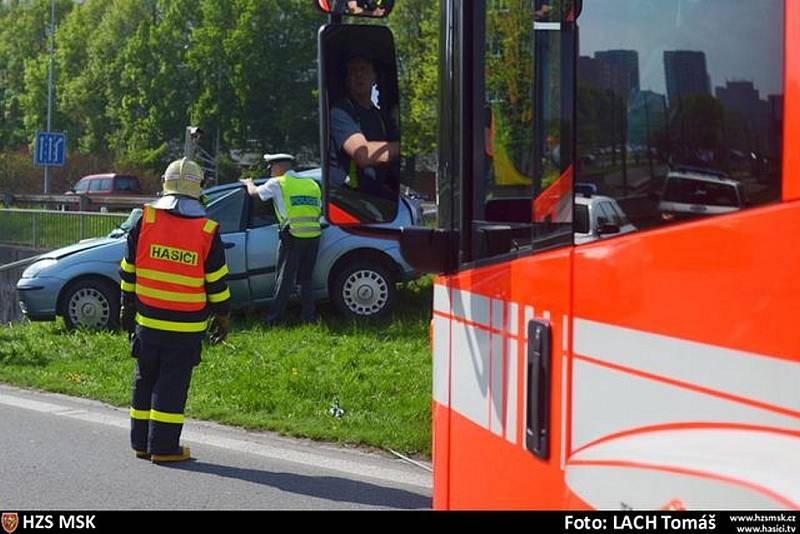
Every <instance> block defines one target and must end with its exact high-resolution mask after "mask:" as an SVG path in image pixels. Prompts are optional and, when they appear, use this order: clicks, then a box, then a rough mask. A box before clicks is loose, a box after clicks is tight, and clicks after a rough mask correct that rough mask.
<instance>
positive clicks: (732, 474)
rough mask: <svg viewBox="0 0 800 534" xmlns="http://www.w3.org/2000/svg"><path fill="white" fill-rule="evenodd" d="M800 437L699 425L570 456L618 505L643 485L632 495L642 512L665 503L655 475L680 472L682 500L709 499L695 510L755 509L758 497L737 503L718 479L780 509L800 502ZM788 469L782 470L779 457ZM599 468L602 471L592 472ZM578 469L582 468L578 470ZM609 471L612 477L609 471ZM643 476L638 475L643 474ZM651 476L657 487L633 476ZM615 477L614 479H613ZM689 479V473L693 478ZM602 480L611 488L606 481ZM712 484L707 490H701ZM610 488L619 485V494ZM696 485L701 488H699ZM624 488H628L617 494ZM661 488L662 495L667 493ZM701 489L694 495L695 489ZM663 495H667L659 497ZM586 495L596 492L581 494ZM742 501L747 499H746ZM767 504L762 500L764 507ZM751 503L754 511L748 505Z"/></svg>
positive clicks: (630, 437)
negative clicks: (765, 499) (617, 469)
mask: <svg viewBox="0 0 800 534" xmlns="http://www.w3.org/2000/svg"><path fill="white" fill-rule="evenodd" d="M798 447H800V438H798V437H797V436H796V435H791V434H788V433H783V432H775V431H770V430H767V429H749V428H736V427H730V428H725V427H721V426H717V427H711V426H710V427H706V428H703V427H695V428H684V429H681V428H663V429H642V431H641V432H639V433H635V434H627V435H624V436H620V437H617V438H615V439H609V440H607V441H603V442H600V443H597V444H595V445H592V446H591V447H587V448H586V449H584V450H582V451H579V452H577V453H576V454H574V455H573V457H572V458H570V461H569V467H568V472H569V473H570V475H572V471H576V472H580V471H581V470H582V467H583V466H586V467H588V468H589V471H590V472H591V471H593V473H592V474H593V475H594V477H593V478H594V486H595V487H597V486H601V485H602V486H603V487H604V489H605V491H604V493H606V494H607V495H614V496H615V499H617V500H618V498H619V496H620V495H624V492H623V491H621V488H618V487H621V486H627V487H629V488H631V486H633V488H636V489H635V491H630V490H629V493H632V494H633V493H638V494H639V500H637V501H634V502H633V503H631V502H629V503H628V504H634V505H635V506H636V507H637V508H638V507H642V508H648V507H649V508H653V507H654V505H655V506H658V502H659V500H661V501H662V502H663V501H664V500H665V499H664V494H663V489H664V488H663V486H662V487H661V488H659V486H660V485H656V484H654V483H653V482H654V480H653V479H654V478H655V477H654V476H653V473H656V472H662V473H664V472H672V473H674V474H675V475H682V477H681V478H682V479H681V478H676V479H674V480H672V481H670V483H669V486H671V488H672V490H673V491H675V490H677V488H681V491H683V492H684V495H682V498H689V500H690V501H691V500H692V499H693V498H694V499H705V502H704V503H703V506H699V505H700V502H702V501H700V502H698V501H694V502H687V503H686V504H688V505H689V506H690V508H691V507H693V506H699V507H707V508H717V509H720V508H728V507H730V506H731V505H734V504H736V505H738V506H734V507H750V506H752V503H753V502H754V501H753V497H752V496H750V497H749V498H748V499H747V500H746V501H744V502H742V501H738V502H737V501H733V500H732V499H731V496H730V494H729V493H728V492H720V493H717V494H716V495H715V493H716V492H709V491H708V490H709V489H710V484H709V482H711V481H715V482H716V484H715V485H717V486H719V489H720V490H721V489H723V488H725V489H729V488H730V487H731V486H732V485H733V486H740V487H747V488H750V489H751V490H755V491H757V492H758V493H760V494H762V495H765V496H767V497H769V498H770V499H772V501H773V502H772V505H771V506H769V507H770V508H773V507H775V505H776V504H777V505H779V506H783V507H789V508H797V506H798V505H800V486H798V484H797V478H796V474H797V473H798V472H800V456H798V454H797V450H798ZM776 459H780V461H781V464H780V467H779V468H776V465H775V463H774V462H775V460H776ZM592 466H595V469H591V468H592ZM615 466H616V467H622V468H627V470H623V471H620V472H617V473H614V474H611V473H608V467H615ZM576 467H577V469H576ZM603 471H605V474H604V473H603ZM637 471H638V473H637ZM648 472H649V473H650V475H649V478H650V481H649V482H650V483H649V484H648V483H644V484H632V482H633V480H632V479H633V477H638V479H639V480H640V481H642V482H644V481H643V480H642V475H645V476H647V475H646V473H648ZM609 475H610V476H609ZM687 475H688V476H687ZM567 478H568V480H569V483H570V487H571V488H572V489H573V490H574V491H575V490H577V491H576V493H578V494H579V495H581V494H582V493H584V492H582V491H580V490H581V489H584V490H585V489H588V487H587V485H586V484H582V486H583V487H582V488H581V487H579V486H581V484H580V483H579V482H578V481H577V480H574V479H573V477H572V476H568V477H567ZM598 480H601V481H602V482H604V484H598ZM699 485H703V486H705V490H706V491H702V489H701V488H699V487H696V486H699ZM609 486H613V491H611V490H610V489H611V488H610V487H609ZM692 486H695V488H692ZM617 489H620V491H617ZM659 490H660V491H659ZM693 490H694V491H693ZM659 493H661V495H660V496H657V495H658V494H659ZM643 496H646V497H645V498H647V497H649V498H650V499H652V500H650V502H649V503H646V502H642V501H641V497H643ZM581 497H582V498H584V499H585V498H587V497H589V498H590V499H591V496H589V495H581ZM596 498H597V496H596V495H595V496H594V499H591V500H588V501H587V502H589V503H590V504H593V505H598V504H600V505H606V506H607V504H608V503H607V501H606V502H602V501H601V502H599V503H598V502H597V501H596ZM739 498H741V496H740V497H739ZM760 504H761V503H760ZM748 505H750V506H748Z"/></svg>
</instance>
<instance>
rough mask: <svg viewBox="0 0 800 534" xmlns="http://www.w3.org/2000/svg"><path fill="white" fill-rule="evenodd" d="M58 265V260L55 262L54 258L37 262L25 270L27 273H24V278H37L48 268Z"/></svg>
mask: <svg viewBox="0 0 800 534" xmlns="http://www.w3.org/2000/svg"><path fill="white" fill-rule="evenodd" d="M56 263H58V260H54V259H53V258H46V259H43V260H39V261H36V262H34V263H33V264H32V265H31V266H30V267H28V268H27V269H25V271H24V272H23V273H22V278H36V276H37V275H38V274H39V273H40V272H42V271H43V270H45V269H47V268H48V267H52V266H53V265H55V264H56Z"/></svg>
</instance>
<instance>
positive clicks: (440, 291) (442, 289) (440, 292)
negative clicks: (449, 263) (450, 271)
mask: <svg viewBox="0 0 800 534" xmlns="http://www.w3.org/2000/svg"><path fill="white" fill-rule="evenodd" d="M433 310H434V311H437V312H441V313H444V314H446V315H450V311H451V307H450V288H449V287H447V286H443V285H440V284H436V285H434V286H433Z"/></svg>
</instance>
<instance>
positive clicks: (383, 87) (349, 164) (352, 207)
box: [318, 24, 400, 226]
mask: <svg viewBox="0 0 800 534" xmlns="http://www.w3.org/2000/svg"><path fill="white" fill-rule="evenodd" d="M318 39H319V86H320V119H321V127H320V137H321V139H320V146H321V147H322V179H323V183H324V186H325V187H324V190H325V205H326V216H327V218H328V220H329V221H330V222H331V223H332V224H337V225H342V226H347V225H363V224H381V223H388V222H391V221H393V220H394V219H395V218H396V217H397V210H398V208H399V203H400V157H399V156H400V125H399V115H400V113H399V109H400V105H399V104H400V97H399V89H398V83H397V58H396V54H395V47H394V38H393V36H392V32H391V30H389V29H388V28H387V27H385V26H377V25H369V26H367V25H355V24H331V25H326V26H323V27H322V28H321V29H320V32H319V36H318Z"/></svg>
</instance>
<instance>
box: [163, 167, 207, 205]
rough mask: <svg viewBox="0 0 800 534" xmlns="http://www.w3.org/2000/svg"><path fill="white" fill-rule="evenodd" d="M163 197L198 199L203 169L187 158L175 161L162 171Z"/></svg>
mask: <svg viewBox="0 0 800 534" xmlns="http://www.w3.org/2000/svg"><path fill="white" fill-rule="evenodd" d="M162 178H163V185H162V190H163V194H164V195H184V196H187V197H192V198H200V196H201V195H202V194H203V169H202V168H200V165H198V164H197V162H195V161H193V160H190V159H189V158H181V159H176V160H175V161H173V162H172V163H170V164H169V165H168V166H167V170H166V171H164V176H163V177H162Z"/></svg>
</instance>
